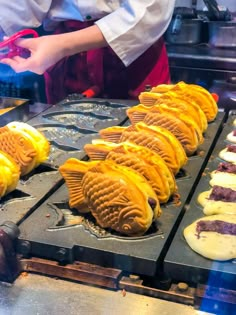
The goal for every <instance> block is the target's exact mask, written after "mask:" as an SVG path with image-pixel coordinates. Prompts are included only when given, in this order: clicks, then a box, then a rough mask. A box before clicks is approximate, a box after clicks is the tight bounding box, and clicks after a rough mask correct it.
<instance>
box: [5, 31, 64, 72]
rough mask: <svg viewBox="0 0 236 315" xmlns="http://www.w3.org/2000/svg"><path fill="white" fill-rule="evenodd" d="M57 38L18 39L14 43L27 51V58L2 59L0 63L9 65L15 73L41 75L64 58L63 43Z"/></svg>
mask: <svg viewBox="0 0 236 315" xmlns="http://www.w3.org/2000/svg"><path fill="white" fill-rule="evenodd" d="M58 37H60V35H48V36H42V37H38V38H25V39H18V40H17V41H16V42H15V43H16V45H17V46H19V47H22V48H26V49H28V50H29V52H30V56H29V57H28V58H23V57H20V56H15V57H12V58H4V59H2V60H1V61H0V62H1V63H4V64H7V65H9V66H10V67H11V68H12V69H13V70H14V71H15V72H24V71H31V72H34V73H36V74H43V73H44V72H45V71H46V70H47V69H48V68H49V67H50V66H52V65H54V64H55V63H56V62H57V61H59V60H60V59H62V58H63V57H64V56H65V55H64V47H63V42H62V41H61V40H60V38H58Z"/></svg>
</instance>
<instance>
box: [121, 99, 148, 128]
mask: <svg viewBox="0 0 236 315" xmlns="http://www.w3.org/2000/svg"><path fill="white" fill-rule="evenodd" d="M149 110H150V107H149V106H144V105H142V104H140V105H137V106H133V107H130V108H129V109H127V111H126V114H127V116H128V117H129V120H130V121H131V124H132V125H133V124H136V123H138V122H139V121H143V119H144V117H145V116H146V114H147V112H148V111H149Z"/></svg>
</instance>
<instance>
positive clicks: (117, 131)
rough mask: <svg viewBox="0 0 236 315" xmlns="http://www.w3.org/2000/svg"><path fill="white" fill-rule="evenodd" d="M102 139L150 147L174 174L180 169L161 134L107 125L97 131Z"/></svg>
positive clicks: (133, 127) (173, 152)
mask: <svg viewBox="0 0 236 315" xmlns="http://www.w3.org/2000/svg"><path fill="white" fill-rule="evenodd" d="M99 134H100V136H101V138H102V139H104V140H106V141H110V142H115V143H121V142H126V141H128V142H132V143H135V144H137V145H140V146H144V147H146V148H148V149H151V150H152V151H154V152H155V153H157V154H159V155H160V156H161V157H162V158H163V160H164V161H165V163H166V164H167V166H168V167H169V168H170V169H171V170H172V172H173V173H174V174H177V173H178V172H179V170H180V165H179V160H178V159H176V152H175V149H174V148H173V146H172V144H171V143H169V141H167V140H166V139H165V137H164V136H162V135H159V136H157V135H154V133H151V132H143V131H136V130H135V126H129V127H118V128H117V127H108V128H105V129H102V130H100V131H99Z"/></svg>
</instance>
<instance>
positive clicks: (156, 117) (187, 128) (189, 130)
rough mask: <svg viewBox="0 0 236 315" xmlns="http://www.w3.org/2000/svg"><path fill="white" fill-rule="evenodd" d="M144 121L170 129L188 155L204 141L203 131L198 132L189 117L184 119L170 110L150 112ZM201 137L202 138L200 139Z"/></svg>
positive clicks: (147, 123)
mask: <svg viewBox="0 0 236 315" xmlns="http://www.w3.org/2000/svg"><path fill="white" fill-rule="evenodd" d="M143 122H144V123H145V124H146V125H149V126H151V125H152V126H161V127H163V128H165V129H168V130H169V131H170V132H172V133H173V135H174V136H175V137H176V138H177V139H178V140H179V141H180V143H181V145H182V146H183V148H184V150H185V152H186V154H187V156H191V155H193V154H194V153H195V152H196V150H197V148H198V146H199V144H200V143H201V142H202V137H201V136H202V135H201V133H197V132H196V129H195V128H194V126H193V125H192V123H191V122H190V119H189V121H188V122H187V119H185V120H183V119H182V117H181V118H180V117H179V116H178V115H175V114H174V112H172V113H171V112H170V111H159V112H158V111H152V112H150V111H149V112H148V113H147V114H146V115H145V117H144V119H143ZM199 137H201V139H199Z"/></svg>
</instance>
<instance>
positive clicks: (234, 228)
mask: <svg viewBox="0 0 236 315" xmlns="http://www.w3.org/2000/svg"><path fill="white" fill-rule="evenodd" d="M203 231H207V232H216V233H220V234H228V235H236V224H234V223H229V222H225V221H222V220H212V221H210V220H209V221H208V220H205V221H204V220H200V221H198V222H197V227H196V232H197V237H198V238H199V237H200V233H201V232H203Z"/></svg>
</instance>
